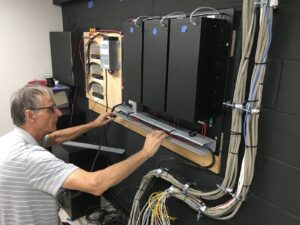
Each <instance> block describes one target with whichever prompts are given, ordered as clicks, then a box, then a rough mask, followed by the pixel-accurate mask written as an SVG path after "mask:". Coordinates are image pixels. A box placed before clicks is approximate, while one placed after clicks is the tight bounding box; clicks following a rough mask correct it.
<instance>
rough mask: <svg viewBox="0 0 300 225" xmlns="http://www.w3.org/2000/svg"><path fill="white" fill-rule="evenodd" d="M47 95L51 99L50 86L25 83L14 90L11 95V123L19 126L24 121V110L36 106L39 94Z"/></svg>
mask: <svg viewBox="0 0 300 225" xmlns="http://www.w3.org/2000/svg"><path fill="white" fill-rule="evenodd" d="M44 95H46V96H49V97H50V98H52V99H53V92H52V90H51V89H50V88H48V87H45V86H41V85H31V84H28V85H25V86H24V87H23V88H21V89H19V90H18V91H16V92H15V93H14V94H13V95H12V97H11V107H10V113H11V118H12V120H13V123H14V124H15V125H16V126H18V127H20V126H21V125H23V124H24V123H25V110H26V109H34V108H37V107H38V105H37V104H38V97H39V96H44Z"/></svg>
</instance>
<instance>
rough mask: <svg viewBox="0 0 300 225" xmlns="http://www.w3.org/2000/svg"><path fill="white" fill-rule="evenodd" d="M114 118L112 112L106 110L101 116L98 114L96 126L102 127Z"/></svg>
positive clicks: (95, 121)
mask: <svg viewBox="0 0 300 225" xmlns="http://www.w3.org/2000/svg"><path fill="white" fill-rule="evenodd" d="M112 120H113V118H112V117H111V112H105V113H102V114H101V115H100V116H98V117H97V118H96V119H95V120H94V121H93V123H94V125H95V127H101V126H104V125H105V124H107V123H109V122H110V121H112Z"/></svg>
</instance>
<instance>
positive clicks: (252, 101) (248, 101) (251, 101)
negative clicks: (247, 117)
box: [244, 99, 259, 104]
mask: <svg viewBox="0 0 300 225" xmlns="http://www.w3.org/2000/svg"><path fill="white" fill-rule="evenodd" d="M258 101H259V100H258V99H255V100H247V101H245V102H244V104H247V103H254V102H258Z"/></svg>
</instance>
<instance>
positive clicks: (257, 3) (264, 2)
mask: <svg viewBox="0 0 300 225" xmlns="http://www.w3.org/2000/svg"><path fill="white" fill-rule="evenodd" d="M268 3H269V1H256V2H254V5H263V4H268Z"/></svg>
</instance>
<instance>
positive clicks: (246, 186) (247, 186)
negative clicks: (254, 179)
mask: <svg viewBox="0 0 300 225" xmlns="http://www.w3.org/2000/svg"><path fill="white" fill-rule="evenodd" d="M250 186H251V185H244V184H243V187H245V188H249V187H250Z"/></svg>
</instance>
